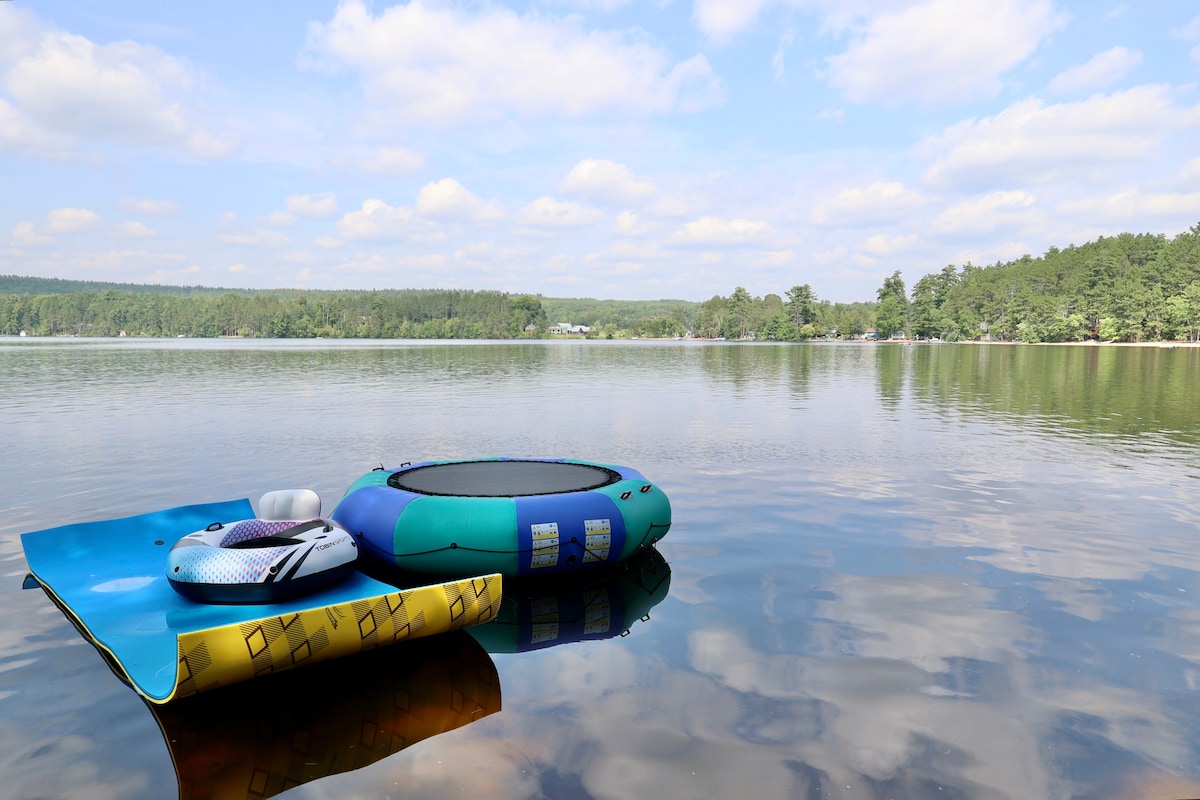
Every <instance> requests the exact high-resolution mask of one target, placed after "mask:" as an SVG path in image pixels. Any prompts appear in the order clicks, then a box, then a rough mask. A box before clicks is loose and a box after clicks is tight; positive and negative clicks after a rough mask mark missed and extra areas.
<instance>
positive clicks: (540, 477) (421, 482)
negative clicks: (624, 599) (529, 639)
mask: <svg viewBox="0 0 1200 800" xmlns="http://www.w3.org/2000/svg"><path fill="white" fill-rule="evenodd" d="M332 518H333V519H334V520H335V521H337V522H338V523H340V524H341V525H342V526H343V527H345V528H346V529H347V530H349V531H350V532H351V533H352V534H353V535H354V536H355V537H356V538H357V539H358V542H359V547H360V551H361V553H362V556H364V557H366V558H367V559H369V560H373V561H375V562H376V563H378V564H381V565H383V566H386V567H388V568H400V569H403V570H406V571H411V572H419V573H426V574H432V575H441V576H451V575H466V574H475V573H476V572H477V571H478V570H480V569H484V570H486V571H491V572H499V573H501V574H503V575H505V576H511V577H516V576H531V575H554V574H562V573H569V572H574V571H580V570H588V569H593V568H596V567H603V566H609V565H613V564H617V563H620V562H622V561H624V560H626V559H628V558H630V557H631V556H633V555H634V554H636V553H638V552H640V551H642V550H644V549H645V548H648V547H650V546H651V545H653V544H654V543H655V542H657V541H658V540H659V539H661V538H662V537H663V536H664V535H666V533H667V531H668V530H669V529H670V527H671V504H670V501H669V500H668V499H667V496H666V494H664V493H663V491H662V490H661V489H660V488H658V487H657V486H655V485H654V484H652V483H651V482H650V481H648V480H647V479H646V477H645V476H644V475H642V474H641V473H640V472H638V471H637V470H635V469H633V468H631V467H623V466H617V465H612V464H597V463H591V462H586V461H578V460H573V459H519V458H485V459H474V460H462V461H424V462H420V463H416V464H407V463H406V464H402V465H401V466H400V467H398V468H396V469H377V470H373V471H372V472H368V473H367V474H366V475H363V476H362V477H361V478H359V479H358V480H357V481H355V482H354V484H353V485H351V486H350V488H349V489H348V490H347V492H346V494H345V496H344V497H343V498H342V500H341V502H340V503H339V504H338V506H337V508H336V509H334V512H333V514H332Z"/></svg>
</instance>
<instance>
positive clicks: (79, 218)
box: [46, 208, 100, 233]
mask: <svg viewBox="0 0 1200 800" xmlns="http://www.w3.org/2000/svg"><path fill="white" fill-rule="evenodd" d="M99 222H100V215H99V214H97V213H96V212H95V211H91V210H90V209H86V208H57V209H55V210H54V211H51V212H50V213H49V214H47V215H46V231H47V232H49V233H71V232H73V231H78V230H83V229H84V228H91V227H94V226H95V225H96V224H97V223H99Z"/></svg>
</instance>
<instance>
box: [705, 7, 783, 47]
mask: <svg viewBox="0 0 1200 800" xmlns="http://www.w3.org/2000/svg"><path fill="white" fill-rule="evenodd" d="M769 3H770V0H696V3H695V6H693V9H692V17H693V19H694V20H695V23H696V27H697V28H699V29H700V32H701V33H703V34H704V35H705V36H707V37H708V38H709V39H711V40H712V41H713V42H714V43H716V44H718V45H721V44H725V43H727V42H728V41H729V40H730V39H732V38H733V37H734V36H736V35H737V34H739V33H741V32H742V31H744V30H745V29H747V28H749V27H750V26H751V25H753V24H754V23H755V22H756V21H757V20H758V16H759V14H760V13H761V12H762V10H763V9H764V8H765V7H766V6H767V5H768V4H769Z"/></svg>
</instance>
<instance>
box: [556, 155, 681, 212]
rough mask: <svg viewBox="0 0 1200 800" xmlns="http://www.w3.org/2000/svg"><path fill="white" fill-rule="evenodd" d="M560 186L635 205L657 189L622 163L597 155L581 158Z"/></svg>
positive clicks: (601, 200) (602, 199)
mask: <svg viewBox="0 0 1200 800" xmlns="http://www.w3.org/2000/svg"><path fill="white" fill-rule="evenodd" d="M560 186H561V187H562V189H563V191H565V192H569V193H571V194H574V195H577V196H580V197H586V198H587V199H589V200H592V201H594V202H597V203H606V204H610V205H637V204H639V203H643V202H645V201H646V200H649V199H650V198H651V197H653V196H654V194H655V192H657V191H658V189H657V188H656V187H655V185H654V184H653V183H651V182H650V181H648V180H644V179H642V178H638V177H637V176H635V175H634V174H633V172H632V171H631V170H630V169H629V167H627V166H625V165H624V164H618V163H616V162H614V161H607V160H604V159H597V158H585V159H583V160H582V161H580V162H579V163H578V164H576V165H575V166H573V167H571V171H570V172H568V173H567V175H566V177H565V178H563V179H562V183H561V184H560Z"/></svg>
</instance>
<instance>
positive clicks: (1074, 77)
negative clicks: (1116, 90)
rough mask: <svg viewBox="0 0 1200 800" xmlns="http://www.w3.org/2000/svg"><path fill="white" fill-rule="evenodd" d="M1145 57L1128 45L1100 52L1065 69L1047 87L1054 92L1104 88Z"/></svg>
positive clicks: (1062, 92) (1063, 92) (1068, 92)
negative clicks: (1081, 62)
mask: <svg viewBox="0 0 1200 800" xmlns="http://www.w3.org/2000/svg"><path fill="white" fill-rule="evenodd" d="M1141 61H1142V54H1141V53H1140V52H1138V51H1137V50H1130V49H1128V48H1125V47H1113V48H1111V49H1109V50H1105V51H1104V52H1102V53H1097V54H1096V55H1094V56H1092V57H1091V58H1090V59H1088V60H1087V61H1086V62H1084V63H1083V64H1078V65H1076V66H1074V67H1071V68H1069V69H1066V70H1063V71H1062V72H1060V73H1059V74H1058V75H1056V76H1054V78H1053V80H1051V81H1050V83H1049V85H1048V86H1047V87H1046V88H1047V89H1048V90H1049V91H1051V92H1053V93H1054V94H1071V93H1074V92H1087V91H1093V90H1095V89H1104V88H1107V87H1108V86H1111V85H1112V84H1114V83H1116V82H1117V81H1119V80H1120V79H1121V78H1123V77H1125V75H1126V74H1127V73H1128V72H1129V70H1131V69H1133V68H1134V67H1136V66H1137V65H1138V64H1140V63H1141Z"/></svg>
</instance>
